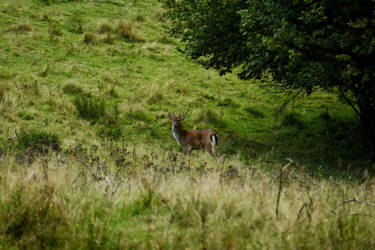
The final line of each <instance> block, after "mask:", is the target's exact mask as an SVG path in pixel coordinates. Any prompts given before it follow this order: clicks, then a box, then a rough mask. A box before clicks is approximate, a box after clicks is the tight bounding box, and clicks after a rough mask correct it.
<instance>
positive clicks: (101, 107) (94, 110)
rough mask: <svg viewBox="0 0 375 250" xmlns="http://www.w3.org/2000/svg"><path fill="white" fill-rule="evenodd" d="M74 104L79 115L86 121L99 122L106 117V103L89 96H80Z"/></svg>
mask: <svg viewBox="0 0 375 250" xmlns="http://www.w3.org/2000/svg"><path fill="white" fill-rule="evenodd" d="M74 104H75V106H76V109H77V111H78V115H79V116H80V117H82V118H84V119H86V120H89V121H92V122H98V120H99V119H100V118H102V117H103V116H105V115H106V111H105V101H104V99H102V98H97V97H93V96H88V95H78V96H76V97H75V99H74Z"/></svg>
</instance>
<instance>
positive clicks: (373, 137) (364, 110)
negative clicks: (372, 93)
mask: <svg viewBox="0 0 375 250" xmlns="http://www.w3.org/2000/svg"><path fill="white" fill-rule="evenodd" d="M359 111H360V119H361V125H362V128H361V129H362V138H363V141H364V143H365V145H366V147H367V149H368V152H369V156H370V158H371V159H372V160H375V108H374V107H373V105H371V103H367V104H365V105H359Z"/></svg>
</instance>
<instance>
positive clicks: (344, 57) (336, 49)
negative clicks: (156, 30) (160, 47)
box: [162, 0, 375, 157]
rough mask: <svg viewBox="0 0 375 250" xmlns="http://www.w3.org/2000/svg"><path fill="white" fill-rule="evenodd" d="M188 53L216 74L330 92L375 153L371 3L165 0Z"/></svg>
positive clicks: (341, 0) (346, 0)
mask: <svg viewBox="0 0 375 250" xmlns="http://www.w3.org/2000/svg"><path fill="white" fill-rule="evenodd" d="M162 2H163V5H164V7H165V8H166V10H167V16H168V17H169V18H170V19H171V20H172V28H171V32H172V34H174V35H176V36H177V37H180V38H181V39H182V40H183V41H184V42H186V49H185V51H186V53H187V54H189V55H190V56H191V57H192V58H193V59H198V58H201V59H202V60H200V61H201V62H203V63H204V65H205V66H206V67H212V68H215V69H217V70H219V72H220V73H221V74H224V73H226V72H230V71H231V70H232V69H234V68H239V69H240V73H239V77H240V78H242V79H250V78H257V79H261V78H262V76H264V74H270V75H272V77H273V79H274V80H275V82H277V84H278V85H279V86H281V87H282V88H283V89H285V90H287V89H300V90H303V91H305V93H307V94H310V93H311V92H312V91H314V90H315V89H325V90H328V91H335V92H336V93H338V94H339V96H340V97H341V98H342V100H343V101H345V102H346V103H347V104H348V105H350V106H351V107H352V108H353V110H354V111H355V112H356V114H357V115H358V116H359V118H360V121H361V125H362V135H363V138H364V141H365V143H366V145H367V146H368V149H369V151H370V152H371V153H372V156H373V157H374V156H375V64H374V62H375V8H374V7H375V1H374V0H357V1H353V0H320V1H313V0H280V1H273V0H202V1H195V0H162Z"/></svg>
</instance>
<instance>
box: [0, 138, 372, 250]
mask: <svg viewBox="0 0 375 250" xmlns="http://www.w3.org/2000/svg"><path fill="white" fill-rule="evenodd" d="M94 150H96V151H97V152H96V153H94V154H95V155H96V154H97V155H99V157H96V156H95V155H91V156H88V155H86V156H82V155H80V154H75V153H73V154H65V155H62V154H61V155H55V156H52V155H50V157H49V158H48V160H47V161H46V160H41V161H37V162H36V163H33V164H32V165H30V167H28V168H23V169H20V170H18V171H17V172H14V171H9V169H10V168H12V167H13V166H15V163H14V161H13V156H12V155H9V154H8V155H7V160H6V161H4V160H3V161H1V162H0V174H1V176H2V181H1V182H0V197H1V198H0V218H2V223H1V225H0V242H1V244H2V245H3V246H5V247H7V248H8V247H20V248H22V247H27V246H28V245H29V244H33V246H35V247H38V248H46V247H47V248H56V247H57V248H76V247H83V248H108V247H109V248H166V247H167V248H220V249H223V248H234V249H239V248H241V249H243V248H256V249H274V248H283V249H284V248H286V249H289V248H293V249H295V248H304V249H353V248H355V249H371V248H373V247H374V246H375V240H374V238H373V234H374V233H375V229H374V228H375V227H374V223H375V221H374V219H373V216H374V215H375V208H374V206H375V205H374V204H373V201H372V197H373V195H374V192H375V189H374V185H373V182H374V180H373V178H372V177H370V176H363V181H362V185H353V183H347V182H345V181H340V180H326V179H314V178H311V177H309V176H307V175H304V174H301V173H299V172H298V171H297V169H296V167H293V166H290V167H289V168H287V169H286V168H284V169H285V170H284V171H283V176H282V178H279V176H280V175H279V173H280V172H279V170H275V171H271V172H269V173H264V172H262V171H260V170H259V169H258V168H257V166H244V165H243V164H242V163H241V162H240V161H238V160H236V159H232V160H227V161H226V162H223V159H218V160H216V159H211V158H206V157H207V155H206V154H203V153H202V154H200V155H198V156H195V157H189V156H187V157H185V156H183V155H181V154H177V155H175V153H173V152H169V153H167V154H166V153H165V152H163V151H160V150H159V149H157V148H153V149H149V148H147V147H144V146H139V145H138V146H137V147H135V148H134V147H133V146H126V145H124V146H121V147H118V146H114V147H113V148H112V152H111V154H108V155H107V154H105V152H104V151H102V146H100V147H99V149H98V148H95V149H94ZM176 156H177V157H176ZM82 157H84V158H82ZM118 157H120V158H118ZM121 162H122V163H121ZM5 166H7V167H5ZM56 166H59V167H56ZM280 167H282V166H280ZM301 167H303V166H298V168H301ZM281 182H282V183H281ZM280 183H281V184H282V187H283V188H282V189H280V187H281V186H280ZM280 191H281V192H280ZM278 197H279V198H280V199H279V204H278V216H276V214H275V209H276V206H277V205H276V204H277V203H276V201H277V198H278Z"/></svg>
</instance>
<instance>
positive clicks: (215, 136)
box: [211, 134, 218, 148]
mask: <svg viewBox="0 0 375 250" xmlns="http://www.w3.org/2000/svg"><path fill="white" fill-rule="evenodd" d="M217 142H218V139H217V135H216V134H212V135H211V145H212V146H213V147H214V148H216V146H217Z"/></svg>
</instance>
